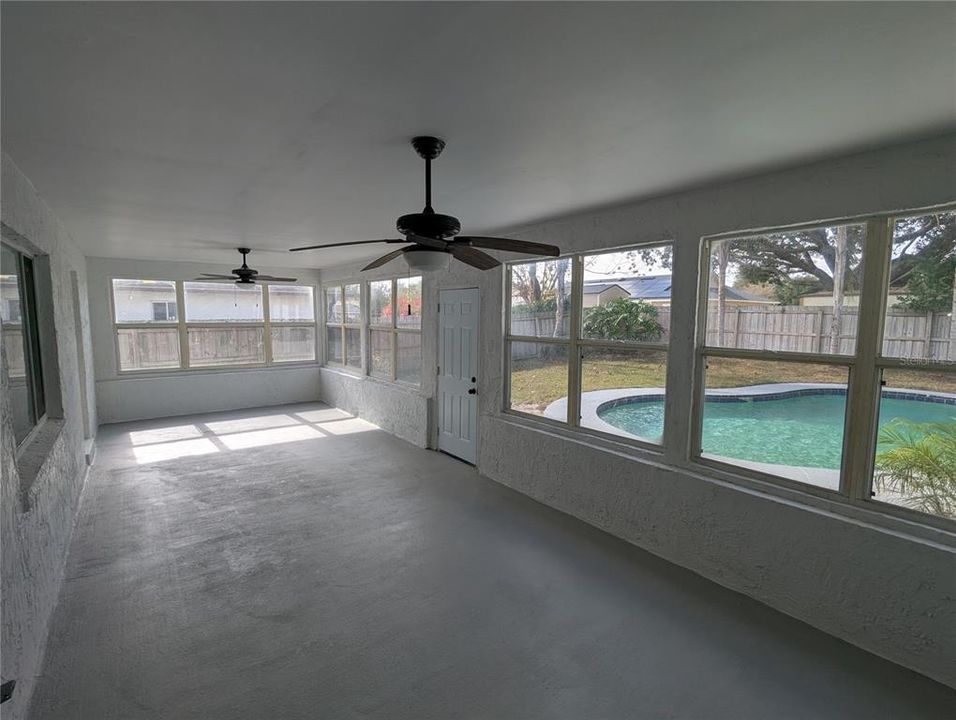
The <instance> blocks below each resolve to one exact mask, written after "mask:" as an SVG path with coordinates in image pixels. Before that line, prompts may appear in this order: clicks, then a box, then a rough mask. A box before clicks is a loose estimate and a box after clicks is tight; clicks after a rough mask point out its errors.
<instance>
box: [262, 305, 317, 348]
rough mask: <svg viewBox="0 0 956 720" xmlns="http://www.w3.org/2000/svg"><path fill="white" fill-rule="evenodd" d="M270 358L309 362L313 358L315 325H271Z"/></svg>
mask: <svg viewBox="0 0 956 720" xmlns="http://www.w3.org/2000/svg"><path fill="white" fill-rule="evenodd" d="M270 299H271V298H270ZM272 360H273V362H309V361H312V360H315V326H314V325H312V326H309V327H275V326H273V328H272Z"/></svg>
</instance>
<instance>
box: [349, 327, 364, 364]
mask: <svg viewBox="0 0 956 720" xmlns="http://www.w3.org/2000/svg"><path fill="white" fill-rule="evenodd" d="M345 349H346V359H345V360H346V362H345V364H346V365H349V366H351V367H356V368H360V367H362V331H361V330H360V329H359V328H351V327H347V328H345Z"/></svg>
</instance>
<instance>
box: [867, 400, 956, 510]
mask: <svg viewBox="0 0 956 720" xmlns="http://www.w3.org/2000/svg"><path fill="white" fill-rule="evenodd" d="M874 483H875V485H876V487H877V489H878V490H889V491H892V492H896V493H899V494H900V495H901V496H902V502H903V503H904V504H905V505H907V506H908V507H912V508H915V509H916V510H921V511H923V512H927V513H933V514H934V515H942V516H946V517H956V422H950V423H918V422H913V421H912V420H905V419H902V418H898V419H896V420H893V421H892V422H890V423H887V424H886V425H885V426H884V427H883V429H882V430H880V438H879V451H878V453H877V456H876V472H875V476H874Z"/></svg>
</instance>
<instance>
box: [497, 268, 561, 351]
mask: <svg viewBox="0 0 956 720" xmlns="http://www.w3.org/2000/svg"><path fill="white" fill-rule="evenodd" d="M510 272H511V298H510V304H511V334H512V335H525V336H529V337H559V338H566V337H568V336H569V334H570V332H569V331H570V327H571V258H557V259H556V260H536V261H534V262H527V263H518V264H516V265H512V266H511V271H510Z"/></svg>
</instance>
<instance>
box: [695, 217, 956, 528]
mask: <svg viewBox="0 0 956 720" xmlns="http://www.w3.org/2000/svg"><path fill="white" fill-rule="evenodd" d="M704 248H705V255H704V260H705V267H707V268H709V270H710V272H709V278H705V279H704V280H705V283H704V285H703V287H705V288H706V289H707V294H706V302H705V303H703V306H702V308H701V319H702V330H701V332H700V335H699V338H698V342H699V350H698V357H699V359H700V363H701V365H700V368H701V372H702V379H703V383H702V386H703V389H702V393H701V395H700V396H699V397H698V398H697V412H696V423H695V427H696V432H697V441H696V443H695V445H696V447H695V455H697V456H699V457H701V458H703V459H704V460H706V461H711V462H719V463H722V464H730V465H734V466H737V467H738V468H742V469H743V470H744V473H745V474H746V473H751V472H756V473H758V474H759V475H760V476H761V477H765V476H769V477H774V478H784V479H785V480H787V481H796V482H799V483H801V484H803V485H804V486H810V487H813V488H822V489H824V490H825V491H829V492H832V493H838V494H839V495H842V496H844V497H847V498H850V499H851V500H857V501H865V502H873V501H875V502H879V503H885V504H886V505H885V506H884V507H886V506H898V507H905V508H908V509H909V510H910V511H918V512H921V513H924V514H929V515H934V516H938V517H943V518H948V519H956V343H954V340H953V338H956V304H954V303H956V298H954V293H953V284H954V283H953V280H954V275H956V212H954V211H953V209H951V208H950V209H944V210H939V211H934V212H930V213H923V214H919V215H913V216H905V217H902V216H901V217H889V216H885V215H883V216H874V217H870V218H866V219H864V220H861V221H857V222H854V223H849V224H842V225H828V226H816V227H808V228H801V229H795V230H794V229H786V230H780V231H773V232H764V233H760V234H752V235H746V236H741V237H738V238H714V239H709V240H706V241H705V244H704ZM851 408H852V412H851V410H850V409H851Z"/></svg>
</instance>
